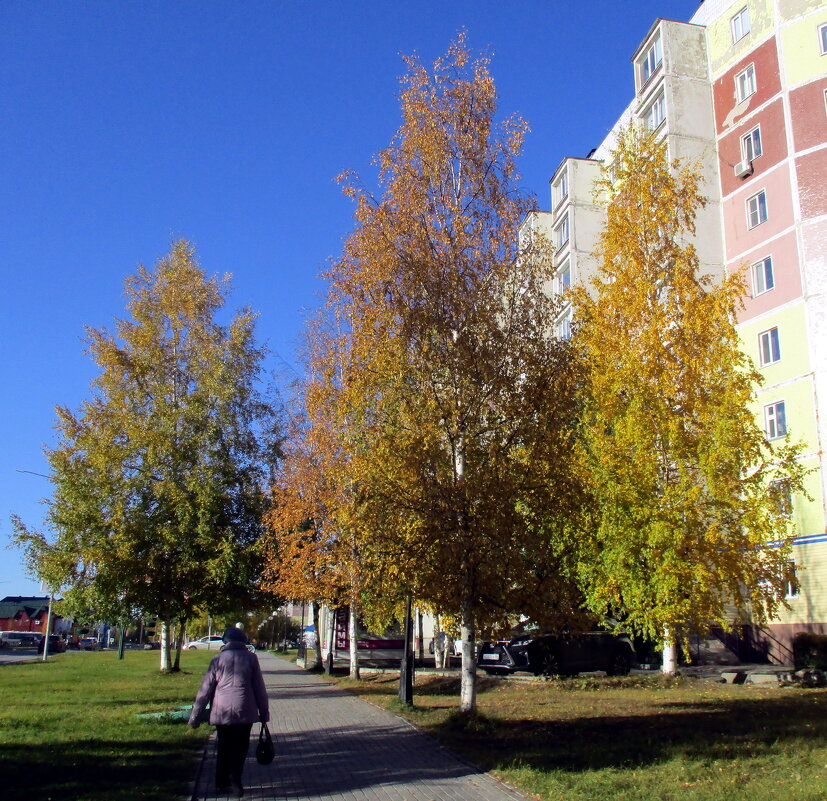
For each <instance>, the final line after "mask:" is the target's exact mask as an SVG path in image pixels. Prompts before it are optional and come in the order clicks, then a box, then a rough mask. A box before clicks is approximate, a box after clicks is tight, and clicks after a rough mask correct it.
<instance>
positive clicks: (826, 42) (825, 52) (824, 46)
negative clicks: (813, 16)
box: [818, 22, 827, 56]
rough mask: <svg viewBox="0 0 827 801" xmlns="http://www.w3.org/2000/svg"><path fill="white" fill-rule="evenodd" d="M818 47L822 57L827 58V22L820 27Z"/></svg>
mask: <svg viewBox="0 0 827 801" xmlns="http://www.w3.org/2000/svg"><path fill="white" fill-rule="evenodd" d="M818 47H819V51H820V52H821V55H822V56H827V22H823V23H822V24H821V25H819V26H818Z"/></svg>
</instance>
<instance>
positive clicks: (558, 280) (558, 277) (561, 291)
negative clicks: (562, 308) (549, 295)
mask: <svg viewBox="0 0 827 801" xmlns="http://www.w3.org/2000/svg"><path fill="white" fill-rule="evenodd" d="M565 273H568V281H567V282H566V284H565V286H564V285H563V275H564V274H565ZM570 288H571V259H566V260H565V261H564V262H563V263H562V264H561V265H560V267H559V268H558V269H557V272H555V274H554V291H555V292H556V293H557V294H558V295H565V294H566V292H568V291H569V289H570Z"/></svg>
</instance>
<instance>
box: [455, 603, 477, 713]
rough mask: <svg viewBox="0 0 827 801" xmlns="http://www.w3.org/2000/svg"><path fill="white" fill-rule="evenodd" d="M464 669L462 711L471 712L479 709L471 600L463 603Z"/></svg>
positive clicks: (461, 680)
mask: <svg viewBox="0 0 827 801" xmlns="http://www.w3.org/2000/svg"><path fill="white" fill-rule="evenodd" d="M461 631H462V669H461V679H460V696H459V709H460V712H465V713H466V714H471V713H473V712H476V710H477V664H476V659H475V656H476V647H475V646H476V627H475V623H474V611H473V607H472V605H471V603H470V602H468V601H466V602H465V603H464V604H463V605H462V628H461Z"/></svg>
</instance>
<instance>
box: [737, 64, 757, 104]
mask: <svg viewBox="0 0 827 801" xmlns="http://www.w3.org/2000/svg"><path fill="white" fill-rule="evenodd" d="M750 70H751V71H752V81H751V84H752V91H751V92H749V93H748V94H745V95H744V96H743V97H741V89H740V86H741V81H740V80H739V79H740V78H741V76H742V75H746V74H747V73H748V72H750ZM757 91H758V79H757V78H756V77H755V63H752V64H747V66H746V67H744V69H742V70H741V71H740V72H739V73H738V74H737V75H736V76H735V99H736V100H737V101H738V102H739V103H743V102H744V101H745V100H746V99H747V98H748V97H752V96H753V95H754V94H755V93H756V92H757Z"/></svg>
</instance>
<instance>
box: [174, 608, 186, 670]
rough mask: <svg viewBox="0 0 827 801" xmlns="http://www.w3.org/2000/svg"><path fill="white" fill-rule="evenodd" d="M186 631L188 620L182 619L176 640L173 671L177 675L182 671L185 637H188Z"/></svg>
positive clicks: (179, 622)
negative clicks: (182, 651) (182, 652)
mask: <svg viewBox="0 0 827 801" xmlns="http://www.w3.org/2000/svg"><path fill="white" fill-rule="evenodd" d="M186 631H187V620H186V618H183V617H182V618H181V619H180V620H179V621H178V636H177V637H176V638H175V664H173V666H172V669H173V671H174V672H176V673H177V672H178V671H179V670H181V650H182V649H183V647H184V636H185V635H186Z"/></svg>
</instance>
